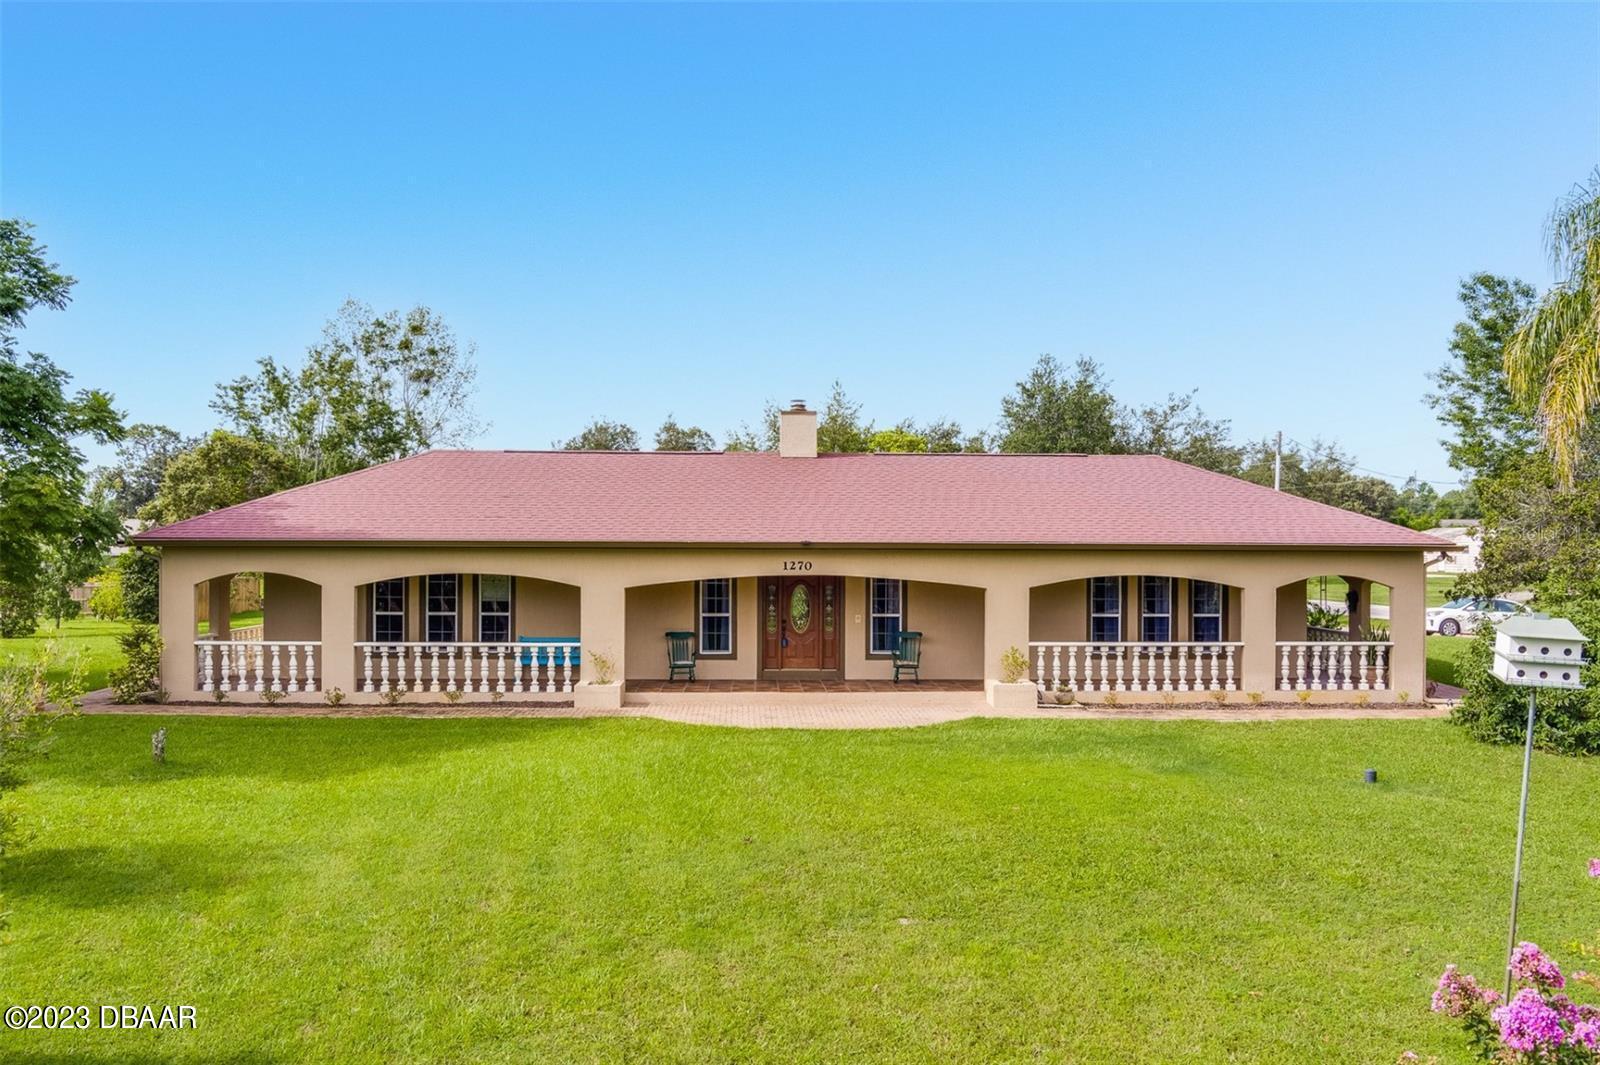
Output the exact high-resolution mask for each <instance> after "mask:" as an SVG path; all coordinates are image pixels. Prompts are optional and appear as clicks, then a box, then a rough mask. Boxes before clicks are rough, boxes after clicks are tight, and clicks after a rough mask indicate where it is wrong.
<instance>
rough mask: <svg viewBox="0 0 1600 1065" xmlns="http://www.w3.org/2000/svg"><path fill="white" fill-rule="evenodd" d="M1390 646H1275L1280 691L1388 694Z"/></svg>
mask: <svg viewBox="0 0 1600 1065" xmlns="http://www.w3.org/2000/svg"><path fill="white" fill-rule="evenodd" d="M1391 647H1392V645H1391V644H1390V643H1388V642H1387V641H1381V642H1380V641H1374V640H1337V641H1330V640H1320V639H1312V640H1289V641H1280V642H1279V643H1278V690H1279V691H1387V690H1388V688H1389V684H1390V676H1389V655H1390V650H1391Z"/></svg>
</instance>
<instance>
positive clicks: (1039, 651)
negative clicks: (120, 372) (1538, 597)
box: [138, 403, 1454, 705]
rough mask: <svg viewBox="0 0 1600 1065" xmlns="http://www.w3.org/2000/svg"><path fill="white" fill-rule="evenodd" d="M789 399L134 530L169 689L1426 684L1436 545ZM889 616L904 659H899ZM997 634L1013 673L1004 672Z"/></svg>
mask: <svg viewBox="0 0 1600 1065" xmlns="http://www.w3.org/2000/svg"><path fill="white" fill-rule="evenodd" d="M780 423H781V424H780V441H781V442H780V447H779V449H778V451H777V452H775V453H771V452H768V453H754V452H729V453H662V452H631V453H617V452H540V451H432V452H427V453H425V454H421V455H416V456H414V457H411V458H407V459H403V460H400V461H397V462H392V463H389V464H387V465H383V466H378V467H374V468H372V469H367V470H362V471H360V472H357V473H351V474H346V475H344V476H342V477H335V478H332V479H330V480H326V481H321V482H318V483H316V484H311V485H306V486H304V487H301V488H296V489H292V490H290V491H287V492H281V493H279V494H277V495H273V496H268V497H266V498H263V499H257V500H254V501H252V502H249V503H244V504H241V505H239V506H236V507H231V508H228V509H225V510H220V511H216V512H213V513H210V514H206V515H202V516H200V517H197V518H192V519H190V520H188V521H183V522H179V523H176V524H174V525H169V526H165V527H162V528H157V529H151V530H149V531H147V532H144V533H142V534H141V535H140V536H139V537H138V539H139V541H140V542H142V543H145V544H152V545H158V546H160V547H161V549H162V562H161V629H162V636H163V638H164V640H165V644H166V649H165V653H164V657H163V660H162V683H163V686H164V687H165V688H166V689H167V690H168V691H169V692H170V693H171V694H172V697H173V698H175V699H204V698H209V697H211V695H210V693H213V692H216V691H219V690H220V691H224V692H230V693H238V692H267V691H281V692H283V698H286V699H289V700H320V699H322V698H323V697H324V693H326V692H328V691H329V690H331V689H334V688H338V689H340V690H341V691H342V692H344V693H346V694H347V696H348V697H349V698H350V700H351V701H354V702H362V701H376V700H378V699H380V698H384V697H385V693H389V694H388V695H387V697H388V698H390V699H393V698H405V699H408V700H413V701H433V700H443V699H446V698H448V699H450V700H452V701H455V700H462V701H486V700H490V699H516V700H529V699H532V700H540V699H576V700H577V701H578V703H579V704H580V705H618V704H620V703H621V702H622V701H623V700H625V699H628V698H630V697H633V696H636V695H638V694H639V693H642V692H647V691H648V692H656V693H660V692H671V691H674V690H684V691H696V690H702V689H704V688H707V687H711V688H723V689H731V690H736V691H741V690H750V691H755V690H773V689H776V690H783V689H785V688H791V687H792V688H801V689H815V688H818V687H821V688H824V689H829V690H835V691H838V690H843V691H845V692H848V691H850V690H860V689H863V688H865V689H885V688H891V687H898V688H899V689H910V690H916V691H923V692H926V691H929V690H938V689H941V688H943V689H952V690H970V691H973V692H977V691H980V690H981V691H984V692H987V693H988V698H989V700H990V701H991V702H1003V701H1007V700H1015V699H1017V698H1019V697H1020V696H1021V695H1022V694H1026V696H1027V697H1028V698H1030V699H1031V698H1032V697H1033V695H1034V693H1035V691H1049V690H1054V689H1056V688H1070V689H1071V690H1073V691H1076V692H1078V693H1081V694H1082V695H1083V696H1084V697H1085V698H1100V697H1102V696H1101V693H1108V694H1109V693H1115V695H1116V696H1117V698H1118V699H1120V700H1126V701H1129V702H1137V701H1140V700H1154V699H1164V700H1172V699H1195V698H1215V697H1217V696H1216V693H1218V692H1220V693H1223V696H1222V697H1223V698H1234V699H1236V700H1242V699H1243V698H1244V695H1243V694H1236V695H1232V696H1229V695H1228V694H1227V693H1254V692H1259V693H1262V694H1263V696H1264V697H1267V698H1273V697H1278V696H1275V695H1274V694H1273V693H1275V692H1283V691H1290V690H1292V691H1296V692H1298V691H1307V692H1311V693H1312V695H1311V696H1310V698H1311V699H1313V700H1314V701H1334V700H1343V699H1349V698H1351V697H1352V693H1357V692H1365V693H1369V695H1368V697H1370V698H1372V699H1374V700H1384V699H1393V698H1395V697H1396V696H1397V694H1399V693H1402V692H1405V693H1410V694H1412V695H1417V696H1420V695H1421V694H1422V692H1423V685H1424V644H1423V606H1424V588H1425V572H1426V570H1425V566H1426V562H1427V560H1428V559H1429V558H1430V557H1434V556H1437V555H1438V553H1439V552H1441V551H1448V550H1450V549H1451V548H1452V547H1453V546H1454V545H1452V544H1451V543H1449V542H1448V541H1445V540H1441V539H1439V538H1436V537H1430V536H1426V535H1423V534H1420V533H1417V532H1414V531H1412V530H1409V529H1404V528H1401V527H1398V526H1395V525H1390V524H1387V523H1384V522H1380V521H1375V520H1372V519H1369V518H1365V517H1362V516H1360V515H1356V514H1352V513H1349V512H1347V511H1343V510H1338V509H1335V508H1332V507H1327V506H1323V505H1321V504H1317V503H1313V502H1309V501H1307V500H1304V499H1299V498H1297V497H1294V496H1290V495H1287V494H1280V493H1277V492H1274V491H1271V490H1270V489H1266V488H1262V487H1259V486H1256V485H1252V484H1248V483H1245V482H1243V481H1239V480H1237V479H1234V478H1230V477H1226V476H1223V475H1220V474H1215V473H1211V472H1208V471H1204V470H1200V469H1196V468H1193V467H1190V466H1185V465H1183V464H1181V463H1177V462H1173V461H1170V460H1167V459H1163V458H1158V457H1153V456H1139V455H997V454H985V455H967V454H949V455H945V454H940V455H898V454H893V455H891V454H868V455H834V454H821V455H819V454H818V453H817V443H816V441H817V416H816V414H815V413H814V412H812V411H809V410H807V409H805V408H804V405H803V404H798V403H797V404H796V405H795V406H794V407H793V408H792V409H790V410H786V411H784V412H782V414H781V416H780ZM238 573H261V574H263V575H264V582H265V594H264V612H265V613H264V621H263V625H262V629H261V630H260V632H259V633H257V632H252V633H250V634H249V635H250V636H252V637H254V638H252V639H246V640H240V639H237V638H234V634H232V633H230V632H228V630H227V627H226V622H225V621H222V620H220V619H223V618H225V617H226V616H227V612H228V611H227V606H226V597H227V595H228V587H229V581H230V578H231V577H232V576H233V575H234V574H238ZM1324 574H1334V575H1338V576H1341V577H1344V578H1345V579H1346V580H1347V581H1348V582H1349V583H1350V585H1351V587H1352V588H1353V589H1354V590H1355V592H1356V593H1357V596H1358V600H1357V605H1356V609H1355V611H1354V614H1353V615H1352V617H1351V622H1350V628H1349V631H1348V632H1346V633H1343V634H1333V635H1334V636H1342V637H1343V638H1337V639H1329V638H1327V637H1328V636H1329V634H1328V633H1326V632H1320V631H1319V632H1314V633H1309V634H1308V631H1307V626H1306V594H1305V582H1306V580H1307V579H1308V578H1311V577H1316V576H1320V575H1324ZM1375 584H1382V585H1386V586H1387V587H1388V588H1389V590H1390V611H1391V613H1390V623H1389V627H1388V630H1387V632H1385V631H1382V630H1381V627H1380V628H1378V629H1376V630H1375V629H1373V628H1372V627H1371V626H1370V625H1369V614H1368V610H1367V606H1368V604H1369V603H1370V601H1371V597H1372V596H1371V593H1372V587H1373V585H1375ZM197 589H198V591H197ZM206 596H209V597H211V598H210V599H209V600H208V599H207V598H205V597H206ZM197 601H198V602H199V603H202V604H204V603H207V602H209V603H211V604H212V605H211V608H210V609H209V610H208V611H205V612H206V613H209V615H210V617H211V618H212V619H218V620H217V621H216V623H215V624H213V625H211V626H209V627H208V631H206V632H204V633H201V632H198V631H197V617H196V615H197V613H200V612H201V611H198V610H197V607H196V604H197ZM904 631H915V632H919V633H921V634H922V636H921V643H920V649H921V662H920V666H921V668H920V672H919V675H918V679H917V680H915V681H912V680H909V679H907V680H905V681H903V682H902V683H900V684H899V685H898V686H896V685H895V684H894V682H893V681H892V679H891V678H892V677H893V666H894V661H893V660H894V656H895V653H896V650H897V647H899V646H900V644H901V639H900V636H899V634H900V633H901V632H904ZM670 632H677V633H687V634H690V635H689V636H687V637H680V644H681V646H682V647H684V648H689V649H692V652H693V654H692V660H693V665H694V679H693V680H692V681H691V680H688V679H685V678H682V677H681V676H679V677H675V678H673V679H670V680H669V679H668V678H669V668H668V666H669V663H668V657H669V655H668V648H669V643H670V641H669V640H668V638H667V634H668V633H670ZM1317 637H1322V638H1317ZM1012 647H1015V648H1018V649H1020V650H1022V651H1023V652H1024V653H1025V654H1026V655H1027V658H1028V661H1029V665H1030V675H1029V677H1028V678H1026V681H1027V682H1028V683H1030V684H1031V685H1032V687H1030V688H1026V689H1021V690H1020V691H1019V687H1020V686H1019V685H1016V684H1013V685H1010V686H1007V685H1005V684H1002V683H1001V681H1002V676H1001V665H1000V663H1001V657H1002V655H1003V654H1004V653H1005V652H1006V651H1007V649H1009V648H1012ZM601 659H604V660H608V661H609V662H610V663H611V664H612V667H613V668H612V670H611V672H612V673H613V677H612V680H611V683H609V684H601V683H598V679H600V678H599V674H601V673H602V672H603V669H601V668H598V667H599V666H600V663H601ZM394 693H400V694H398V695H396V694H394ZM235 697H237V696H235ZM839 697H840V698H849V695H848V694H845V695H841V696H839Z"/></svg>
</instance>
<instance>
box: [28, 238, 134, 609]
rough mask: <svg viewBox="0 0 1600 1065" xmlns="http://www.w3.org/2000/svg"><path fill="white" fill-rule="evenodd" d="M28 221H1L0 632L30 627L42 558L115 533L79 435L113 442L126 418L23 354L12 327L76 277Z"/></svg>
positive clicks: (43, 583) (39, 358)
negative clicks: (92, 485)
mask: <svg viewBox="0 0 1600 1065" xmlns="http://www.w3.org/2000/svg"><path fill="white" fill-rule="evenodd" d="M31 230H32V227H31V226H30V225H28V224H27V223H26V222H22V221H20V220H16V219H6V220H0V636H17V635H25V634H26V633H29V632H32V631H33V626H34V621H35V618H36V616H37V610H38V607H39V604H40V600H41V597H42V595H43V594H44V593H45V592H46V590H47V583H48V582H47V580H46V566H47V564H48V563H49V562H50V561H51V560H52V559H53V558H55V557H59V556H62V555H64V554H67V553H70V552H79V551H83V550H96V551H102V550H104V549H105V548H107V547H109V546H110V545H111V543H112V542H113V541H114V540H115V538H116V535H117V533H118V532H119V531H120V528H121V526H120V524H119V523H118V521H117V517H116V514H115V513H114V512H113V511H112V510H111V508H110V507H108V506H103V505H96V504H95V503H94V502H92V501H91V500H90V499H89V498H88V491H87V489H88V474H87V472H86V470H85V468H84V458H83V453H82V452H81V451H79V450H78V447H77V445H76V442H77V441H78V440H82V439H90V440H94V441H97V442H99V443H110V442H112V441H115V440H117V439H119V438H120V437H121V435H122V418H121V416H120V415H119V414H118V413H117V412H116V411H115V410H114V409H113V408H112V405H111V397H110V396H109V395H107V394H106V393H104V392H99V391H93V390H79V391H78V392H76V393H74V394H72V395H68V392H67V388H68V382H69V380H70V378H69V377H68V375H67V374H66V373H65V372H64V371H63V370H61V369H60V368H59V367H57V366H56V365H55V364H54V363H53V362H51V361H50V360H49V359H48V358H46V357H45V356H43V355H41V354H39V353H37V352H31V353H29V354H28V355H27V357H26V358H24V357H23V355H22V353H21V352H20V351H19V350H18V348H17V337H16V334H17V332H18V331H19V330H20V329H21V328H22V327H23V324H24V321H25V320H26V318H27V315H28V312H29V311H31V310H33V309H34V308H35V307H47V308H51V309H56V310H59V309H61V308H63V307H65V306H66V305H67V303H68V301H69V300H70V299H71V290H72V286H73V284H74V281H73V279H72V278H71V277H69V276H68V275H66V274H64V273H62V272H61V270H60V268H59V267H58V266H57V265H56V264H55V263H52V262H50V261H48V259H47V258H46V257H45V256H46V249H45V248H44V246H43V245H40V244H38V243H37V242H36V241H35V240H34V238H33V235H32V232H31Z"/></svg>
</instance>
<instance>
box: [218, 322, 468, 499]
mask: <svg viewBox="0 0 1600 1065" xmlns="http://www.w3.org/2000/svg"><path fill="white" fill-rule="evenodd" d="M256 366H257V370H256V373H255V374H254V375H247V376H242V377H238V378H235V379H234V380H232V381H229V382H225V383H223V384H219V385H218V386H217V391H216V395H215V397H214V398H213V399H212V401H211V406H212V409H213V410H215V411H216V412H217V413H218V414H220V415H222V416H223V418H224V419H226V420H227V422H228V423H229V425H230V426H231V427H232V428H233V429H234V430H236V431H237V432H238V433H239V434H240V435H242V436H247V437H249V438H251V439H253V440H258V441H263V442H266V443H269V444H271V445H272V446H273V447H274V448H276V449H277V450H278V451H279V452H280V453H281V454H283V455H284V456H286V457H287V458H288V459H289V460H290V461H291V462H293V463H294V464H295V466H296V468H297V469H298V470H299V474H298V476H299V478H300V479H301V480H302V481H308V482H309V481H314V480H320V479H322V478H324V477H333V476H337V475H338V474H341V473H349V472H351V471H352V470H359V469H365V468H366V467H368V466H373V465H377V464H378V463H381V462H389V461H391V460H393V459H398V458H404V457H405V456H407V455H413V454H416V453H417V452H419V451H426V450H428V449H429V448H433V447H444V446H454V445H459V444H463V443H466V442H468V441H469V440H471V439H472V438H473V437H474V436H476V435H477V434H478V432H479V431H480V429H481V426H480V424H479V422H478V420H477V418H476V417H475V415H474V414H473V413H472V396H473V391H474V388H475V385H476V381H477V372H478V371H477V366H476V364H475V362H474V351H473V348H472V346H471V345H470V344H467V345H463V344H461V343H460V342H459V341H458V340H457V339H456V336H455V334H454V333H453V332H452V331H451V330H450V328H449V326H448V325H446V324H445V322H444V320H443V319H442V318H440V317H439V316H438V315H437V314H435V313H434V312H433V311H431V310H429V309H428V308H427V307H421V306H419V307H413V308H412V309H411V310H409V311H406V312H403V313H402V312H400V311H388V312H386V313H384V314H376V313H374V312H373V310H372V308H371V307H369V306H367V305H366V304H364V303H361V302H359V301H356V300H350V301H347V302H346V303H345V304H344V306H343V307H341V308H340V309H339V313H338V314H337V315H335V316H334V318H333V319H331V320H330V321H329V322H328V324H327V325H326V326H325V327H324V328H323V333H322V339H321V341H319V342H318V343H316V344H313V345H312V346H311V347H310V348H308V349H307V350H306V354H305V357H304V358H303V359H302V360H301V361H300V362H298V363H294V364H291V363H279V362H278V361H277V360H275V359H273V358H270V357H269V358H264V359H261V360H259V361H258V362H257V364H256Z"/></svg>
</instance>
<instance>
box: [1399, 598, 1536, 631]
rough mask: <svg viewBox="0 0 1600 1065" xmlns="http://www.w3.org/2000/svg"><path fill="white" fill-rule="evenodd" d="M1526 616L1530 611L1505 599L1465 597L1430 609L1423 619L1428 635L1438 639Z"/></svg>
mask: <svg viewBox="0 0 1600 1065" xmlns="http://www.w3.org/2000/svg"><path fill="white" fill-rule="evenodd" d="M1528 613H1531V611H1530V610H1529V609H1528V608H1527V607H1525V606H1523V605H1522V604H1521V603H1513V602H1512V601H1511V600H1509V599H1476V598H1472V597H1467V598H1462V599H1452V600H1450V601H1449V602H1448V603H1446V604H1445V605H1444V606H1431V607H1429V608H1428V610H1427V613H1426V615H1425V617H1426V618H1427V619H1428V620H1427V629H1428V631H1429V632H1437V633H1438V634H1439V635H1441V636H1460V635H1461V634H1462V633H1464V632H1474V631H1476V630H1477V628H1478V625H1479V624H1481V623H1488V624H1490V625H1498V624H1500V623H1501V622H1502V621H1504V620H1506V619H1507V618H1511V617H1516V616H1517V615H1518V614H1528Z"/></svg>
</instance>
